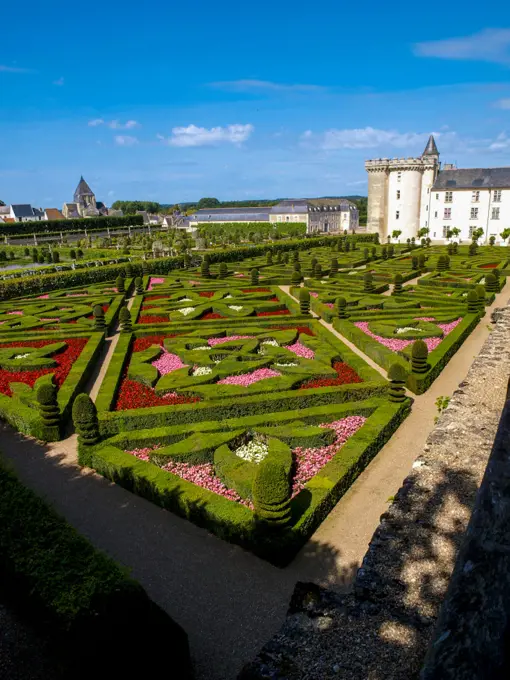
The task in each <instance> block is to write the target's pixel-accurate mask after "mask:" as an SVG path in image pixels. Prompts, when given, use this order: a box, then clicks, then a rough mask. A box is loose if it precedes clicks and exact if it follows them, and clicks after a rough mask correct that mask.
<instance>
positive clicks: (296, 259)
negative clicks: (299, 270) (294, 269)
mask: <svg viewBox="0 0 510 680" xmlns="http://www.w3.org/2000/svg"><path fill="white" fill-rule="evenodd" d="M292 259H293V260H294V262H299V250H294V251H293V252H292Z"/></svg>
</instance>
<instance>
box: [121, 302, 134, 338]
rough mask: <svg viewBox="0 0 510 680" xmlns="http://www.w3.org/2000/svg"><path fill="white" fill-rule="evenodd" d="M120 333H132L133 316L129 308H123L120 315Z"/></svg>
mask: <svg viewBox="0 0 510 680" xmlns="http://www.w3.org/2000/svg"><path fill="white" fill-rule="evenodd" d="M119 322H120V331H121V333H131V331H132V330H133V325H132V323H131V314H130V312H129V309H128V308H127V307H122V309H121V310H120V313H119Z"/></svg>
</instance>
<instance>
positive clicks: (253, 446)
mask: <svg viewBox="0 0 510 680" xmlns="http://www.w3.org/2000/svg"><path fill="white" fill-rule="evenodd" d="M234 453H235V454H236V456H238V457H239V458H242V459H243V460H247V461H249V462H250V463H261V462H262V461H263V460H264V458H265V457H266V456H267V454H268V453H269V449H268V447H267V444H263V443H262V442H260V441H257V440H256V439H252V440H250V441H249V442H248V443H247V444H244V445H243V446H240V447H239V448H238V449H236V450H235V451H234Z"/></svg>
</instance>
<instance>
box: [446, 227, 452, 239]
mask: <svg viewBox="0 0 510 680" xmlns="http://www.w3.org/2000/svg"><path fill="white" fill-rule="evenodd" d="M452 236H453V231H452V230H451V229H450V228H448V229H447V230H446V238H447V239H448V241H450V240H451V238H452Z"/></svg>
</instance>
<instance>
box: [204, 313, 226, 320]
mask: <svg viewBox="0 0 510 680" xmlns="http://www.w3.org/2000/svg"><path fill="white" fill-rule="evenodd" d="M226 318H227V317H226V316H222V315H221V314H216V313H215V312H206V313H205V314H203V315H202V316H201V317H200V319H201V321H211V319H226Z"/></svg>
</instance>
